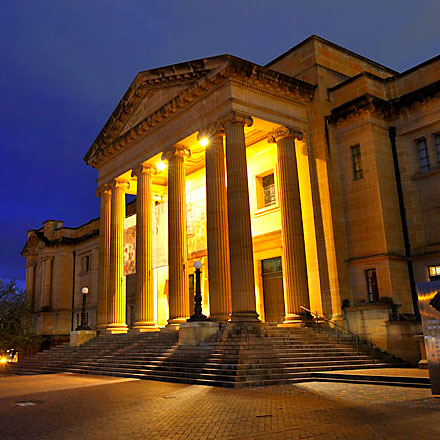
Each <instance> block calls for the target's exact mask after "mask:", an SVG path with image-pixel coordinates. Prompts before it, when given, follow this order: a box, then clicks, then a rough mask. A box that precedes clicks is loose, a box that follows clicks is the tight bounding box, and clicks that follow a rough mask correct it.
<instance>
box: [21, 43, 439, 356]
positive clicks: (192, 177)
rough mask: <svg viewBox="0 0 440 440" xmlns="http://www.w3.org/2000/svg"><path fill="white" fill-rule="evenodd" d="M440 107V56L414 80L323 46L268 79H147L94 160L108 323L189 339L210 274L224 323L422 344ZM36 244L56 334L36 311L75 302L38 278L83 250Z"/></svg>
mask: <svg viewBox="0 0 440 440" xmlns="http://www.w3.org/2000/svg"><path fill="white" fill-rule="evenodd" d="M439 93H440V60H439V59H438V58H434V59H432V60H429V61H427V62H425V63H422V64H421V65H419V66H416V67H414V68H412V69H409V70H408V71H406V72H403V73H397V72H395V71H394V70H392V69H390V68H387V67H385V66H382V65H380V64H378V63H376V62H374V61H371V60H369V59H366V58H364V57H362V56H360V55H358V54H355V53H353V52H351V51H348V50H346V49H344V48H342V47H339V46H337V45H335V44H333V43H331V42H329V41H326V40H324V39H322V38H319V37H316V36H312V37H310V38H308V39H306V40H304V41H303V42H301V43H300V44H298V45H297V46H295V47H294V48H292V49H291V50H289V51H288V52H286V53H284V54H283V55H281V56H280V57H278V58H276V59H275V60H273V61H271V62H270V63H268V64H267V65H266V66H260V65H257V64H254V63H251V62H249V61H245V60H242V59H239V58H237V57H234V56H230V55H222V56H217V57H211V58H207V59H201V60H195V61H191V62H186V63H180V64H176V65H172V66H167V67H163V68H158V69H153V70H148V71H144V72H140V73H139V74H138V75H137V76H136V78H135V79H134V81H133V83H132V84H131V86H130V87H129V89H128V90H127V92H126V93H125V95H124V97H123V98H122V100H121V102H120V103H119V104H118V105H117V107H116V108H115V110H114V111H113V113H112V115H111V117H110V118H109V120H108V121H107V123H106V124H105V126H104V127H103V129H102V131H101V133H100V134H99V135H98V137H97V139H96V140H95V142H94V143H93V145H92V146H91V147H90V149H89V151H88V152H87V154H86V156H85V158H84V160H85V162H86V163H87V164H88V165H90V166H93V167H94V168H95V169H96V170H97V171H98V188H97V195H98V196H99V197H100V203H101V208H100V218H99V227H98V228H97V229H99V238H98V237H96V238H92V237H89V238H88V239H86V240H85V242H87V243H90V244H92V243H93V246H91V248H93V251H91V252H92V253H93V255H92V254H90V255H91V260H90V264H91V267H92V268H93V270H95V271H96V276H95V278H96V279H95V280H94V281H93V283H92V281H91V280H90V281H89V284H90V283H92V284H91V286H92V288H91V292H92V300H91V304H92V307H95V306H96V312H95V315H94V317H93V318H91V320H92V321H93V325H94V326H95V325H96V328H97V329H99V330H100V331H103V332H111V333H120V332H126V331H128V330H129V329H130V331H155V330H157V329H158V328H160V327H164V326H168V327H171V328H173V327H178V326H179V324H181V323H183V322H185V321H186V319H187V318H188V317H189V316H190V314H191V313H192V312H191V310H192V302H193V300H192V295H193V288H194V287H193V263H194V262H195V261H196V260H199V261H201V262H202V273H203V279H202V291H203V308H204V313H205V314H206V315H208V316H209V317H210V319H211V320H215V321H227V320H231V321H238V322H240V321H241V322H258V321H263V322H273V323H277V324H279V325H297V324H299V323H301V320H302V319H303V315H304V309H302V308H301V306H303V307H306V308H308V309H311V310H312V311H314V312H315V311H316V312H318V313H320V314H325V315H327V316H329V317H331V318H332V319H334V320H338V321H340V322H345V324H346V325H347V326H349V327H350V328H351V329H352V330H354V331H357V332H359V333H362V334H364V335H367V336H370V337H372V338H374V339H375V340H376V342H378V343H379V344H382V346H384V348H385V349H390V348H392V347H393V346H394V345H396V346H397V345H400V346H402V344H403V345H405V344H406V345H407V346H408V347H410V346H412V345H413V342H411V338H412V336H413V335H414V334H415V333H417V332H418V331H419V324H418V320H417V315H418V311H417V302H416V290H415V289H416V287H415V285H416V283H417V282H421V281H428V280H430V279H436V277H437V276H440V216H439V212H438V204H439V202H440V177H439V174H440V168H439V166H440V116H439V114H440V112H439V110H440V104H439ZM132 196H136V199H135V201H133V202H131V203H130V204H128V205H127V201H128V199H129V198H132ZM97 221H98V220H97ZM97 221H95V223H96V222H97ZM45 228H46V225H45ZM62 229H63V228H54V234H55V235H56V234H63V233H64V232H60V231H62ZM64 229H65V228H64ZM128 231H131V232H130V233H129V232H128ZM29 234H30V239H32V240H34V241H35V240H37V239H38V235H41V234H42V230H39V231H31V232H30V233H29ZM43 235H44V234H43ZM32 237H34V238H32ZM128 237H131V238H128ZM93 240H94V241H93ZM129 240H131V245H129V244H128V243H129ZM40 241H41V237H40ZM43 242H44V240H43ZM46 245H47V246H46ZM65 245H66V246H67V244H66V243H65ZM76 245H77V244H75V243H73V244H72V243H71V244H69V246H70V248H69V249H70V250H69V252H72V249H74V246H76ZM35 246H36V245H34V246H33V247H32V246H31V243H30V241H28V244H27V246H26V248H25V250H24V255H25V256H26V257H27V261H28V267H29V270H27V284H26V286H27V287H26V290H27V292H28V296H29V298H31V300H30V302H32V301H33V302H32V303H33V304H37V303H38V307H36V308H35V312H36V313H37V314H38V316H39V317H41V316H44V313H46V314H48V315H49V314H52V315H51V316H52V318H50V319H52V320H54V319H55V318H54V313H55V307H54V306H49V307H47V305H45V306H44V307H46V308H44V307H41V308H40V305H41V304H43V302H41V301H42V300H40V299H39V300H38V301H36V300H35V299H32V298H36V297H39V298H40V297H41V298H46V299H47V298H48V294H47V291H48V287H47V285H48V284H50V281H48V280H49V279H52V286H53V287H52V291H53V292H55V291H57V289H59V288H60V286H59V285H56V284H55V283H56V278H55V277H54V278H50V276H49V275H48V273H49V272H47V270H48V269H44V270H41V269H38V266H35V264H37V265H38V264H44V267H49V265H48V263H47V261H48V259H47V258H50V257H46V256H44V255H45V254H46V253H47V254H48V255H49V254H51V252H50V251H49V250H48V249H47V248H48V247H51V249H57V252H60V249H65V248H63V247H62V244H61V243H59V244H58V245H56V244H47V243H46V244H44V243H42V244H40V245H38V246H42V248H44V249H43V250H41V251H38V252H36V251H35V250H32V249H34V248H35ZM38 246H37V247H38ZM72 246H73V247H72ZM98 248H99V251H98ZM66 252H67V251H66ZM43 254H44V255H43ZM52 254H53V252H52ZM41 261H44V263H41ZM51 264H55V266H54V267H56V264H57V263H51ZM60 265H62V264H61V263H60ZM34 267H35V268H34ZM51 267H52V266H51ZM65 267H66V271H69V270H70V271H71V272H72V269H71V268H70V269H67V260H66V266H65ZM32 268H34V269H32ZM51 273H54V272H53V269H52V272H51ZM67 278H68V277H67ZM73 278H75V276H73ZM73 278H72V279H73ZM44 280H45V281H44ZM86 282H87V281H86V279H83V280H77V284H76V288H77V289H78V288H80V286H79V284H81V283H82V284H84V283H86ZM68 290H69V289H68V288H66V289H65V293H64V294H60V296H63V295H64V296H66V298H70V301H72V291H70V292H69V293H68ZM73 291H74V292H75V287H74V288H73ZM49 296H50V295H49ZM52 296H53V297H55V296H56V295H55V294H53V295H52ZM74 296H75V295H74ZM77 297H79V296H78V295H77ZM46 302H47V300H46ZM74 303H75V299H74V300H73V304H74ZM45 304H46V303H45ZM54 305H55V304H54ZM73 309H75V311H74V314H75V313H77V308H76V306H74V307H73ZM74 314H73V315H72V316H74ZM38 319H40V318H38ZM47 319H49V318H47ZM40 321H41V319H40ZM402 341H403V342H402ZM391 351H392V350H391Z"/></svg>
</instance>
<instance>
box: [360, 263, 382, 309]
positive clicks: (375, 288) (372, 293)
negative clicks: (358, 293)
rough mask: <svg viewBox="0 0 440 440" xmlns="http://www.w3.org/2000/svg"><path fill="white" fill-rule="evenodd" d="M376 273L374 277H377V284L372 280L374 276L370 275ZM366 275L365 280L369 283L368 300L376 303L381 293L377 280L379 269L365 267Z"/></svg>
mask: <svg viewBox="0 0 440 440" xmlns="http://www.w3.org/2000/svg"><path fill="white" fill-rule="evenodd" d="M370 273H371V274H374V278H375V281H376V282H375V284H373V283H372V282H371V280H372V279H373V277H370V276H369V274H370ZM364 275H365V282H366V284H367V296H368V302H369V303H374V302H378V301H379V299H380V294H379V283H378V282H377V271H376V268H375V267H370V268H369V269H365V270H364Z"/></svg>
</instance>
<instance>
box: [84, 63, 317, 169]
mask: <svg viewBox="0 0 440 440" xmlns="http://www.w3.org/2000/svg"><path fill="white" fill-rule="evenodd" d="M222 59H223V60H225V61H227V62H226V63H225V62H223V64H222V65H220V66H219V67H218V68H216V69H213V70H212V71H210V72H209V73H207V72H206V71H203V75H200V76H199V77H198V78H196V80H195V83H194V82H193V83H192V84H189V87H188V88H187V89H186V90H183V91H182V92H181V93H179V95H177V96H175V97H174V98H172V99H171V100H170V101H168V102H167V103H165V104H164V105H162V106H161V107H160V108H159V109H157V110H156V111H154V112H153V113H152V114H150V115H149V116H147V117H146V118H145V119H143V120H142V121H140V122H138V123H137V124H136V125H135V126H134V127H132V128H131V129H129V130H127V131H126V132H125V133H123V134H122V135H121V136H118V135H116V137H112V136H113V134H114V133H115V132H116V131H115V129H113V131H111V130H107V131H106V126H107V125H112V124H113V126H118V127H119V129H120V128H121V127H122V126H123V124H124V123H125V122H126V120H127V118H128V116H129V115H130V114H131V112H129V111H128V110H127V109H129V108H134V104H133V103H131V102H130V100H128V101H127V103H126V104H124V106H123V108H124V109H125V110H124V112H119V113H118V112H116V111H115V112H114V114H113V115H112V118H111V121H110V120H109V121H108V122H107V124H106V126H104V129H103V130H102V132H101V134H100V135H99V136H98V138H97V139H96V141H95V142H94V143H93V145H92V146H91V148H90V149H89V151H88V152H87V154H86V156H85V157H84V160H85V161H86V163H87V164H88V165H91V166H93V167H96V166H98V165H99V164H100V163H101V162H102V161H103V160H105V159H106V157H108V156H110V155H111V154H113V153H114V152H115V151H118V150H121V149H123V148H124V147H126V146H127V145H129V144H131V143H132V142H134V141H136V140H138V139H139V138H140V137H142V136H144V135H145V134H147V133H148V131H150V130H152V129H154V128H156V127H157V126H158V125H161V124H162V123H164V122H165V120H166V119H167V118H169V117H171V116H174V115H175V114H177V113H179V112H180V111H182V110H183V108H184V107H186V106H187V105H189V104H191V103H193V102H194V101H196V100H200V99H203V97H205V96H206V95H208V94H209V93H211V92H212V90H213V89H214V88H215V87H217V86H219V85H220V84H222V83H224V82H225V81H227V80H231V81H233V82H235V83H239V84H242V85H245V86H246V87H249V88H253V89H256V90H259V91H261V92H264V93H269V94H272V95H275V96H277V97H279V98H284V99H290V100H295V101H301V102H307V101H310V100H311V99H312V98H313V94H314V90H315V86H313V85H311V84H308V83H306V82H304V81H300V80H297V79H295V78H292V77H289V76H288V75H284V74H281V73H278V72H275V71H273V70H270V69H268V68H265V67H262V66H258V65H256V64H253V63H250V62H248V61H245V60H241V59H239V58H236V57H232V56H230V55H227V56H222V57H219V61H221V60H222ZM188 75H190V74H188ZM190 76H191V75H190ZM192 78H193V79H195V77H192ZM157 81H159V83H160V82H161V81H165V79H164V78H154V79H150V80H149V82H147V83H148V84H149V85H150V84H156V83H157ZM166 81H168V77H167V79H166ZM142 84H143V83H142V82H140V84H139V85H138V87H137V88H135V86H132V88H135V92H132V93H131V95H130V96H132V97H133V96H134V97H135V98H136V99H139V100H140V99H141V98H142V97H143V96H144V95H142V93H141V92H138V93H136V91H137V90H139V89H140V88H141V87H142ZM127 94H128V92H127V93H126V95H127ZM124 96H125V95H124ZM135 98H133V99H135ZM118 115H119V116H118ZM123 115H126V116H124V117H123ZM124 118H125V119H124ZM118 121H119V122H118Z"/></svg>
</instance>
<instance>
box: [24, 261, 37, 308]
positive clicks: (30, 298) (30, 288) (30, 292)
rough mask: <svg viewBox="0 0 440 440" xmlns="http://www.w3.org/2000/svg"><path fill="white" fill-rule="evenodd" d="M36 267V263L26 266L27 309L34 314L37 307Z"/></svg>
mask: <svg viewBox="0 0 440 440" xmlns="http://www.w3.org/2000/svg"><path fill="white" fill-rule="evenodd" d="M35 267H36V265H35V263H28V264H26V280H25V282H26V284H25V292H26V307H27V308H28V309H29V310H30V311H32V312H33V311H34V307H35Z"/></svg>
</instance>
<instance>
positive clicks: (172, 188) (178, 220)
mask: <svg viewBox="0 0 440 440" xmlns="http://www.w3.org/2000/svg"><path fill="white" fill-rule="evenodd" d="M190 156H191V152H190V151H189V150H188V149H186V148H185V147H183V146H180V145H176V146H174V147H173V149H172V150H171V151H169V152H166V153H164V154H163V157H162V159H168V270H169V282H168V306H169V319H168V325H170V326H171V325H178V324H181V323H183V322H186V320H187V318H188V317H189V298H188V276H187V270H186V264H187V262H186V259H187V243H186V202H185V166H184V160H185V157H190Z"/></svg>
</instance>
